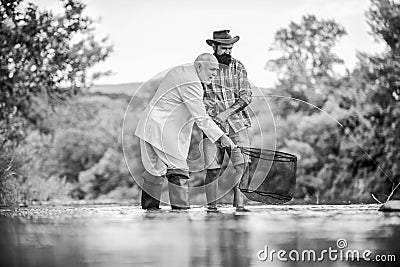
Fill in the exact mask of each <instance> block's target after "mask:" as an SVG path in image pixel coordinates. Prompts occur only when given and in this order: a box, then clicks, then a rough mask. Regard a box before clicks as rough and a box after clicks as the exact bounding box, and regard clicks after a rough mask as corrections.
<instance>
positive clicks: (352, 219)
mask: <svg viewBox="0 0 400 267" xmlns="http://www.w3.org/2000/svg"><path fill="white" fill-rule="evenodd" d="M378 208H379V206H378V205H279V206H273V205H263V206H251V207H250V209H251V212H249V213H238V212H235V210H234V209H233V208H232V207H229V206H225V207H222V208H221V211H220V212H219V213H207V212H206V211H205V209H204V208H203V207H195V208H194V209H191V210H190V211H184V212H174V211H171V210H170V209H169V207H163V209H162V210H161V211H158V212H146V211H143V210H141V209H140V208H139V207H138V206H136V205H117V204H115V205H78V206H49V207H43V206H40V207H28V208H19V209H1V210H0V252H1V254H0V255H1V258H0V259H1V260H0V264H1V266H174V267H175V266H400V264H399V263H400V214H399V213H382V212H380V211H378ZM339 239H340V242H342V243H340V244H338V243H337V241H338V240H339ZM338 245H339V246H344V245H346V246H344V247H343V248H342V247H340V248H338ZM329 248H331V249H332V250H337V253H336V255H337V257H339V256H340V254H339V253H340V252H341V251H342V253H346V251H348V250H357V251H360V252H363V251H365V250H370V251H371V252H372V255H371V256H370V258H371V259H374V257H375V256H376V255H378V254H379V255H395V256H396V260H397V262H376V261H371V262H365V261H351V260H346V259H344V260H334V257H333V259H331V258H329V257H328V256H329V255H327V254H323V256H324V258H323V260H320V261H318V257H319V256H320V257H322V256H321V254H320V253H321V251H322V250H324V249H325V250H328V249H329ZM266 249H267V250H268V253H267V254H269V253H270V252H271V250H275V251H279V250H284V251H285V252H286V255H285V256H284V257H282V260H280V259H278V258H277V255H272V256H273V257H274V258H271V257H267V258H266V257H265V256H266V253H261V254H260V252H259V251H260V250H264V251H267V250H266ZM305 250H306V251H309V250H313V251H315V253H316V255H317V259H316V261H313V259H312V258H311V259H309V260H306V261H301V258H299V259H300V260H299V261H297V260H296V259H295V258H296V257H295V256H296V254H295V252H293V251H298V252H299V253H300V255H301V253H302V252H304V251H305ZM289 253H292V254H291V255H292V256H293V257H292V258H293V259H294V260H291V259H290V258H289ZM306 255H307V254H306ZM333 255H334V254H333ZM269 256H271V255H269ZM388 257H389V256H388ZM259 258H260V259H261V260H260V259H259ZM285 258H286V259H287V261H283V259H285Z"/></svg>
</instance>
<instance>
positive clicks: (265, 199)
mask: <svg viewBox="0 0 400 267" xmlns="http://www.w3.org/2000/svg"><path fill="white" fill-rule="evenodd" d="M240 149H241V151H242V153H243V154H245V155H248V156H249V157H250V160H251V163H250V164H248V166H247V167H246V171H245V172H244V174H243V176H242V179H241V181H240V184H239V188H240V190H241V191H242V193H243V194H244V195H245V196H246V197H247V198H248V199H250V200H254V201H258V202H262V203H265V204H282V203H285V202H288V201H290V200H291V199H292V197H293V194H294V190H295V187H296V169H297V157H296V156H294V155H292V154H289V153H284V152H280V151H274V150H268V149H260V148H246V147H241V148H240Z"/></svg>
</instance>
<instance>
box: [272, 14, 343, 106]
mask: <svg viewBox="0 0 400 267" xmlns="http://www.w3.org/2000/svg"><path fill="white" fill-rule="evenodd" d="M345 34H346V31H345V29H344V28H343V27H342V26H341V25H339V24H338V23H336V22H335V21H334V20H323V19H317V18H316V17H315V16H314V15H308V16H304V17H303V18H302V20H301V21H300V23H295V22H291V23H290V24H289V26H288V27H287V28H282V29H280V30H278V31H277V32H276V34H275V37H274V38H275V39H274V43H273V45H272V47H271V49H272V50H275V51H277V52H279V53H280V54H281V56H280V57H279V58H276V59H272V60H270V61H268V63H267V68H269V69H270V70H273V71H275V72H277V74H278V79H279V82H278V85H277V89H279V92H280V95H284V96H288V97H293V98H296V99H299V100H302V101H306V102H309V103H311V104H314V105H316V106H318V107H322V106H323V104H324V102H325V101H326V100H327V96H328V95H329V94H330V93H332V92H333V91H334V90H335V88H336V87H337V85H336V84H335V79H334V77H335V75H336V74H335V72H334V67H335V65H336V64H343V60H342V59H340V58H338V57H337V56H336V55H335V54H334V53H333V52H332V48H333V47H334V45H335V44H336V42H337V41H338V40H340V39H341V37H343V36H344V35H345ZM281 105H282V108H283V109H292V110H295V111H300V110H308V111H311V112H312V111H313V109H312V108H310V106H309V105H305V104H303V103H301V102H293V103H291V102H288V101H281ZM285 105H289V106H288V107H285ZM314 111H315V110H314Z"/></svg>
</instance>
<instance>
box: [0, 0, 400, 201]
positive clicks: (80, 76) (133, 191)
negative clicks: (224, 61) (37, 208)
mask: <svg viewBox="0 0 400 267" xmlns="http://www.w3.org/2000/svg"><path fill="white" fill-rule="evenodd" d="M63 3H64V13H62V14H53V13H52V12H50V11H45V10H42V9H39V8H38V7H37V6H35V5H33V4H29V3H26V2H24V1H22V0H1V5H0V20H1V23H0V90H1V91H0V205H13V204H24V203H27V204H28V203H32V202H36V203H41V202H45V201H52V202H54V201H61V202H68V201H73V200H95V201H102V200H104V201H105V200H111V201H130V202H137V201H138V199H139V194H140V193H139V189H138V186H137V184H136V183H135V181H134V180H133V179H132V178H131V173H130V171H131V172H135V173H140V172H141V171H142V169H143V167H142V166H141V164H140V154H139V153H140V151H139V149H138V148H139V146H138V141H137V140H136V138H134V136H133V130H134V129H135V126H136V122H137V119H138V117H139V116H140V112H139V110H141V109H143V108H144V106H145V104H146V103H147V102H148V100H149V99H150V98H151V96H152V92H154V89H155V88H156V87H157V84H158V82H159V80H152V81H149V82H147V83H145V84H140V83H137V84H127V85H115V86H93V81H94V80H95V79H96V78H97V77H99V76H100V75H106V74H107V72H105V73H94V74H90V75H89V72H88V70H89V69H90V68H91V67H92V66H94V65H95V64H96V63H99V62H101V61H104V60H105V59H106V58H107V56H108V55H109V54H110V53H111V52H112V46H111V45H110V44H109V43H108V40H107V39H100V40H98V39H96V37H95V36H94V26H95V24H94V22H93V20H91V19H90V18H89V17H86V16H84V15H83V13H82V12H83V10H84V8H85V6H84V5H83V4H82V3H80V2H79V1H72V0H64V1H63ZM366 20H367V22H368V24H369V25H370V28H371V34H373V35H374V37H375V38H376V39H377V40H379V41H382V42H384V43H385V44H386V49H385V52H383V53H381V54H365V53H359V54H358V63H357V65H356V67H355V68H354V69H352V70H348V69H347V70H346V73H345V74H339V73H338V72H336V71H335V70H336V69H337V66H340V65H343V60H341V59H340V58H338V57H337V56H336V55H335V54H334V53H333V52H332V48H333V47H334V46H335V44H336V43H337V42H338V41H339V40H340V39H341V38H342V37H343V36H344V35H346V29H344V28H343V27H342V26H341V25H339V24H338V23H337V22H335V21H334V20H326V19H319V18H317V17H315V16H313V15H307V16H304V17H303V18H302V20H301V21H298V22H291V23H290V24H289V25H287V26H284V25H283V26H284V27H283V28H281V29H279V30H278V31H277V32H276V33H275V41H274V43H273V44H272V45H271V47H270V49H273V50H275V51H277V52H279V53H280V57H279V58H276V59H273V60H269V61H268V62H267V64H266V67H267V68H269V69H271V70H274V71H275V72H276V73H277V75H278V77H279V81H278V83H277V84H276V86H275V87H274V88H268V89H266V88H261V89H259V90H260V91H261V92H262V94H263V95H265V96H266V98H267V99H268V103H269V105H270V108H271V111H272V112H273V114H274V120H275V123H276V133H275V128H274V127H273V126H272V125H270V123H266V122H265V121H264V122H263V120H262V119H260V121H261V122H260V123H261V125H259V128H260V129H261V131H262V134H263V135H264V136H265V138H266V140H275V139H276V149H277V150H281V151H286V152H289V153H293V154H295V155H297V157H298V160H299V161H298V173H297V188H296V194H295V198H296V200H298V201H300V202H303V203H349V202H351V203H371V202H375V200H374V199H373V198H372V195H371V194H374V196H375V197H376V198H377V199H378V200H380V201H385V200H386V199H387V198H388V196H389V194H390V193H391V192H392V191H393V190H394V189H395V187H396V185H398V183H399V182H400V167H399V163H400V140H399V136H400V120H399V116H400V107H399V98H400V4H399V3H398V2H396V1H394V0H371V4H370V8H369V10H368V12H367V14H366ZM266 49H268V47H266ZM139 88H140V90H138V89H139ZM134 92H139V94H137V95H136V96H135V98H133V99H132V100H131V103H130V105H129V109H128V110H127V118H128V119H127V120H125V125H124V126H125V127H124V140H122V138H121V130H122V124H123V118H124V114H125V110H126V108H127V106H128V104H129V101H130V98H131V96H132V95H133V93H134ZM254 103H256V101H254ZM251 107H252V109H253V112H254V114H255V116H262V114H265V108H266V107H265V106H263V105H257V104H253V105H252V106H251ZM250 133H251V134H252V135H253V136H252V137H251V140H258V139H259V138H260V137H259V132H258V133H257V131H250ZM200 140H201V133H200V132H199V130H198V129H197V128H196V130H195V131H194V133H193V138H192V144H193V149H191V151H190V158H191V159H196V158H198V157H199V151H198V143H199V142H200ZM122 143H124V144H127V145H124V147H122ZM256 143H257V142H256ZM254 145H255V146H256V144H254ZM123 150H124V152H125V155H126V156H127V161H128V162H129V164H128V166H129V169H128V168H127V166H126V162H125V159H124V154H123ZM192 178H193V179H192V181H191V182H192V185H193V186H195V185H199V184H202V183H203V180H204V173H203V172H196V173H193V175H192ZM396 192H398V190H397V191H396ZM200 197H204V196H193V199H194V200H196V198H200ZM394 197H395V198H399V196H398V195H396V194H395V195H394Z"/></svg>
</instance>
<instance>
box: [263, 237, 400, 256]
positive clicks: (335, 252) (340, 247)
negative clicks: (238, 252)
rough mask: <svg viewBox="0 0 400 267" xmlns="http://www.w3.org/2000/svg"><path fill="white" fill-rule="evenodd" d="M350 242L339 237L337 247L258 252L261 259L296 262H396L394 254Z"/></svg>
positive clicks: (266, 249) (265, 249)
mask: <svg viewBox="0 0 400 267" xmlns="http://www.w3.org/2000/svg"><path fill="white" fill-rule="evenodd" d="M347 247H348V243H347V240H346V239H343V238H339V239H338V240H337V241H336V248H332V247H328V248H327V249H322V250H315V249H306V250H301V251H300V250H297V249H293V250H290V251H287V250H284V249H281V250H274V249H272V250H270V249H269V247H268V246H265V247H264V249H262V250H259V251H258V252H257V258H258V260H260V261H270V262H273V261H276V260H278V261H294V262H322V261H325V260H328V261H367V262H395V261H396V255H394V254H377V255H373V253H372V251H371V250H368V249H367V250H362V251H360V250H357V249H347Z"/></svg>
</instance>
